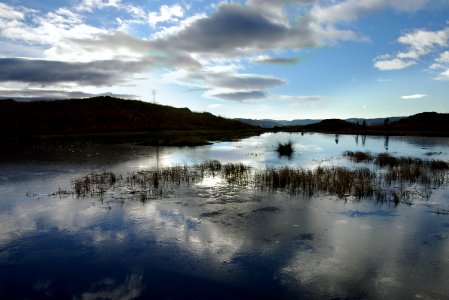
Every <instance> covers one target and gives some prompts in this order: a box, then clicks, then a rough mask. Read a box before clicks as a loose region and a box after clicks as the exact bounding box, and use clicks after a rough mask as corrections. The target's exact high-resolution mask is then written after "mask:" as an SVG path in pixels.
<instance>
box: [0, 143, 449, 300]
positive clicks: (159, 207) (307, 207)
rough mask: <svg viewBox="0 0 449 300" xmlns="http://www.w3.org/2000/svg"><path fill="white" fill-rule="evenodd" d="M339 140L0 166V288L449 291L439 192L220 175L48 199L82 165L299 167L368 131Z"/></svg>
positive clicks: (2, 291) (157, 294)
mask: <svg viewBox="0 0 449 300" xmlns="http://www.w3.org/2000/svg"><path fill="white" fill-rule="evenodd" d="M287 138H292V139H293V140H294V142H295V145H296V147H295V150H296V152H297V155H294V156H293V157H292V159H291V160H286V159H283V160H279V159H278V157H277V154H276V152H275V150H274V145H276V142H277V141H278V140H285V139H287ZM338 139H339V142H338V143H336V142H335V136H334V135H321V134H314V135H309V134H305V135H300V134H298V135H290V134H279V135H277V134H266V135H263V136H260V137H253V138H250V139H248V140H244V141H240V142H233V143H219V144H214V145H210V146H205V147H198V148H195V149H192V148H182V149H179V148H164V147H160V148H159V149H155V148H142V149H140V150H135V151H134V152H132V153H129V152H128V156H126V155H123V154H121V155H117V156H114V155H111V157H109V158H105V157H102V158H97V159H94V158H92V157H89V158H88V159H87V160H86V161H85V162H84V163H82V164H77V163H71V162H67V161H64V160H62V158H61V160H60V159H59V158H58V160H56V161H54V160H53V161H51V162H48V163H42V162H41V163H34V164H29V163H28V164H25V163H23V164H22V163H8V164H1V165H0V174H1V176H0V180H1V181H0V182H1V184H0V193H1V197H0V220H1V226H0V298H2V299H8V298H12V296H11V295H13V296H14V297H17V298H38V297H40V298H73V299H98V298H121V297H135V298H169V297H171V298H220V297H222V298H223V299H224V298H225V297H227V298H228V299H229V298H233V299H239V298H240V299H248V298H251V297H252V298H254V297H258V298H261V299H262V298H286V299H292V298H300V297H303V298H308V297H309V298H338V297H340V298H346V297H348V298H349V297H353V298H354V297H355V298H357V297H359V298H382V299H384V298H406V299H409V298H427V299H430V298H434V299H435V298H436V299H438V298H440V299H442V298H447V297H449V287H448V286H447V284H446V282H447V278H448V276H449V260H448V258H447V253H448V251H449V227H448V224H449V219H448V216H447V215H438V214H435V213H433V212H434V209H433V207H440V208H441V207H442V208H448V206H449V203H448V202H449V192H448V190H447V189H443V190H436V191H435V192H434V197H432V199H431V201H430V202H427V201H425V200H423V199H414V205H413V206H407V205H399V206H397V207H394V206H388V205H378V204H376V203H375V202H370V201H361V202H358V201H355V200H354V199H347V201H343V200H338V199H336V198H329V197H326V196H324V195H316V196H314V198H312V199H308V200H306V199H302V198H300V197H297V198H291V197H289V196H286V195H284V194H282V193H274V194H268V193H263V192H260V191H249V190H242V189H239V188H238V187H233V186H229V185H228V184H225V183H224V182H222V181H221V180H220V179H219V177H215V178H207V179H205V180H204V181H201V182H199V183H198V184H197V185H196V186H195V188H194V191H190V192H189V190H188V189H186V190H185V191H183V192H182V193H181V192H180V193H174V194H172V195H170V197H169V198H166V199H158V200H152V201H148V202H146V203H141V202H138V201H133V200H132V199H130V198H129V197H124V196H123V197H122V198H120V199H118V198H114V200H113V201H104V202H101V201H99V200H98V199H90V198H86V199H75V198H72V197H62V198H59V197H53V196H48V195H47V194H48V193H51V192H54V191H55V190H57V188H58V187H59V186H61V187H63V188H64V187H67V183H68V182H70V179H72V178H76V177H78V176H79V175H84V174H85V173H86V172H90V171H91V170H105V169H106V170H111V171H115V172H121V173H126V172H129V171H131V172H132V171H136V170H138V169H139V166H141V167H142V168H143V169H144V168H146V167H154V166H155V167H160V168H161V167H163V166H170V165H173V164H181V165H182V164H184V163H186V164H191V163H193V162H202V161H204V160H205V159H220V160H221V161H223V162H238V161H240V162H244V163H247V164H251V165H252V166H254V167H262V168H264V167H265V166H279V165H285V164H288V165H291V166H298V167H304V168H307V167H308V166H314V165H316V164H324V165H327V164H349V162H348V161H347V160H346V159H344V158H343V157H341V153H342V152H343V151H345V150H363V149H366V148H363V145H364V144H365V141H364V139H363V136H362V145H360V144H358V142H357V140H358V138H357V139H356V138H355V137H353V136H345V135H340V136H339V137H338ZM365 139H366V140H367V141H366V144H367V145H368V144H369V145H370V149H369V150H370V151H372V152H383V151H385V150H386V149H385V148H386V147H388V148H389V151H391V152H396V153H398V154H399V155H415V156H422V155H423V154H424V153H425V152H428V151H432V152H436V153H438V154H436V155H435V156H436V157H438V158H439V159H441V158H442V159H447V158H448V153H449V147H448V145H449V144H448V143H447V140H444V139H443V141H442V142H441V143H438V142H436V141H437V140H438V139H435V140H432V141H431V142H428V141H427V140H426V139H418V138H396V137H390V138H389V139H388V140H387V139H386V138H385V137H365ZM354 140H355V141H354ZM420 141H421V142H422V143H420ZM417 144H418V146H417ZM432 145H433V146H432ZM251 154H252V155H251ZM114 157H128V158H127V159H123V160H120V161H119V162H115V161H116V159H115V158H114ZM84 158H86V156H85V154H83V159H84ZM27 192H29V194H28V196H27V195H26V193H27ZM217 295H218V296H217ZM220 295H222V296H220ZM215 296H217V297H215Z"/></svg>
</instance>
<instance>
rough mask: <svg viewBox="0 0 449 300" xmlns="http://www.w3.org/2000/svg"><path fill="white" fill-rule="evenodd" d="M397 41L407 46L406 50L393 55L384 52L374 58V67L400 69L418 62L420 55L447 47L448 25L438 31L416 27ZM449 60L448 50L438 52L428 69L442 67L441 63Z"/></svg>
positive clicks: (383, 69) (448, 40)
mask: <svg viewBox="0 0 449 300" xmlns="http://www.w3.org/2000/svg"><path fill="white" fill-rule="evenodd" d="M397 42H398V43H400V44H402V45H405V46H407V49H406V51H402V52H399V53H397V54H396V55H395V56H392V55H389V54H386V55H383V56H379V57H377V58H376V59H375V60H374V67H376V68H377V69H379V70H382V71H385V70H401V69H404V68H407V67H410V66H412V65H415V64H417V63H418V62H419V60H420V59H421V57H423V56H426V55H429V54H431V53H434V52H438V51H441V50H442V49H445V48H447V47H448V45H449V44H448V42H449V27H445V28H444V29H442V30H439V31H429V30H423V29H416V30H414V31H411V32H409V33H407V34H404V35H402V36H400V37H399V38H398V39H397ZM447 61H449V51H446V52H443V53H442V54H440V57H439V58H437V59H436V62H435V63H433V64H432V65H431V66H430V67H429V69H430V70H435V69H439V68H444V66H443V65H442V64H441V63H445V62H447Z"/></svg>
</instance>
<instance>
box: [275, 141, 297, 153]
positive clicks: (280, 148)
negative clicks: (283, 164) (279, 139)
mask: <svg viewBox="0 0 449 300" xmlns="http://www.w3.org/2000/svg"><path fill="white" fill-rule="evenodd" d="M276 152H277V153H278V154H279V156H287V157H291V156H292V154H293V152H295V149H294V144H293V141H292V140H289V141H288V142H286V143H278V145H277V147H276Z"/></svg>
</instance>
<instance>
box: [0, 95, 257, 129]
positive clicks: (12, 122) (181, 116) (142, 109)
mask: <svg viewBox="0 0 449 300" xmlns="http://www.w3.org/2000/svg"><path fill="white" fill-rule="evenodd" d="M251 128H254V127H252V126H250V125H247V124H243V123H241V122H238V121H234V120H229V119H226V118H222V117H217V116H214V115H212V114H210V113H207V112H204V113H197V112H192V111H190V110H189V109H188V108H174V107H170V106H164V105H159V104H153V103H146V102H142V101H137V100H123V99H117V98H112V97H109V96H105V97H94V98H87V99H73V100H57V101H56V100H55V101H34V102H16V101H11V100H8V101H0V133H1V134H2V135H66V134H87V133H111V132H136V131H156V130H159V131H160V130H242V129H251Z"/></svg>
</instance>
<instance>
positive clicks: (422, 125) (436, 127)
mask: <svg viewBox="0 0 449 300" xmlns="http://www.w3.org/2000/svg"><path fill="white" fill-rule="evenodd" d="M390 128H391V130H397V131H415V132H442V133H446V135H447V134H449V114H440V113H436V112H424V113H420V114H416V115H413V116H410V117H408V118H404V119H402V120H399V121H397V122H394V123H391V124H390Z"/></svg>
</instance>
